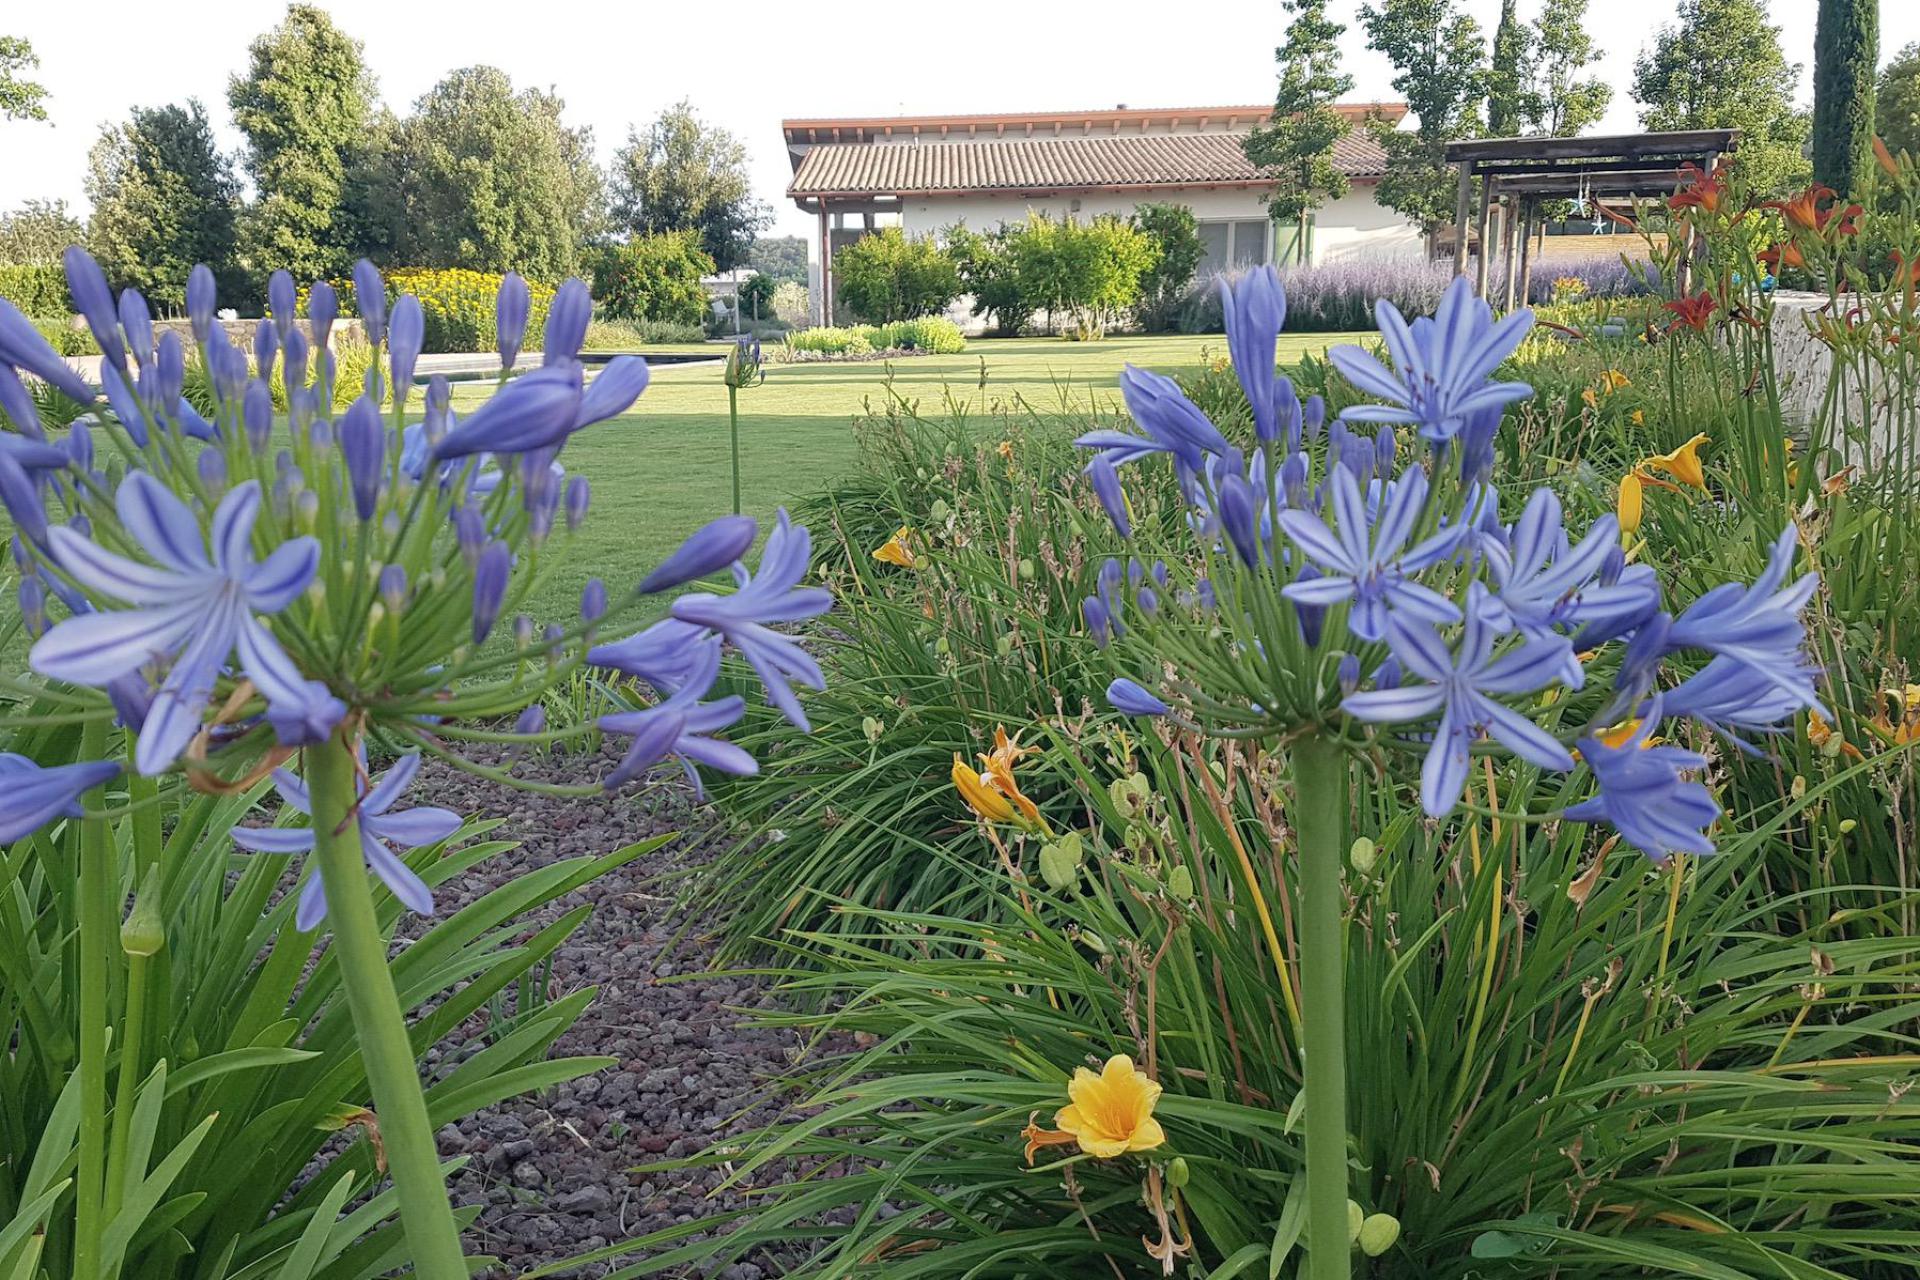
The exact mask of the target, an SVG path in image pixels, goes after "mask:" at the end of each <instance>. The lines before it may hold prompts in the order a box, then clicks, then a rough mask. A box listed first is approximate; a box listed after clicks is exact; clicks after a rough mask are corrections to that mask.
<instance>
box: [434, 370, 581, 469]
mask: <svg viewBox="0 0 1920 1280" xmlns="http://www.w3.org/2000/svg"><path fill="white" fill-rule="evenodd" d="M579 412H580V366H579V365H578V364H576V363H571V362H569V363H568V364H567V365H565V366H562V367H558V368H544V369H538V370H535V371H534V372H533V373H529V374H525V375H523V376H521V377H518V378H515V379H514V380H513V381H511V382H509V383H508V384H507V385H506V386H505V387H503V388H501V389H500V391H498V392H496V393H495V394H494V395H493V396H492V397H491V398H489V399H488V400H487V402H486V403H485V404H483V405H481V406H480V407H479V409H477V410H475V411H474V413H473V416H472V417H470V418H468V419H467V420H466V421H465V422H462V423H461V424H460V429H459V430H457V431H451V432H448V433H447V437H446V439H444V440H442V441H441V442H440V443H439V444H438V445H437V446H435V448H434V456H435V457H437V458H440V459H441V460H443V461H446V460H451V459H454V458H464V457H468V456H470V455H472V454H476V453H527V452H530V451H532V450H535V449H546V448H552V447H554V446H556V445H558V444H560V443H561V442H562V441H564V440H565V439H566V438H567V433H568V432H570V431H572V430H573V425H574V420H575V419H576V418H577V417H578V416H579Z"/></svg>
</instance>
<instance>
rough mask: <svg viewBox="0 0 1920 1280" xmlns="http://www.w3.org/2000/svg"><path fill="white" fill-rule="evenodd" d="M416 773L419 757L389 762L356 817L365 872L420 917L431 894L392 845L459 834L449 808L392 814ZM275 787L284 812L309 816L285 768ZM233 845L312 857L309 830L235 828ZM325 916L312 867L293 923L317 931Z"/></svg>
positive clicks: (303, 787) (303, 789)
mask: <svg viewBox="0 0 1920 1280" xmlns="http://www.w3.org/2000/svg"><path fill="white" fill-rule="evenodd" d="M419 772H420V753H419V752H418V751H415V752H412V753H410V754H408V755H404V756H401V757H400V758H399V759H398V760H396V761H394V765H393V768H391V769H389V770H387V772H386V773H385V774H383V775H382V776H381V778H380V780H379V781H378V782H376V783H375V784H374V785H373V786H372V788H371V789H370V790H363V791H362V793H361V797H360V803H359V804H358V805H357V806H356V807H355V810H354V812H355V814H356V816H357V817H358V819H359V823H360V851H361V853H362V854H363V855H364V856H365V858H366V860H367V868H368V870H370V871H372V872H373V873H374V874H375V875H376V876H379V877H380V880H381V882H382V883H383V884H385V885H386V886H387V888H388V889H390V890H392V891H393V896H394V897H396V898H398V899H399V900H400V902H401V904H402V905H403V906H405V907H406V908H407V909H408V910H409V911H412V912H415V913H416V914H419V915H423V916H430V915H432V914H433V891H432V890H431V889H429V888H427V883H426V881H424V880H422V879H421V878H420V877H419V875H418V874H416V873H415V872H414V870H413V868H412V867H409V866H408V865H407V864H406V863H405V862H402V861H401V860H400V857H399V855H398V854H396V853H394V851H393V849H392V848H391V847H390V846H391V845H399V846H400V847H401V848H403V849H417V848H423V847H424V846H426V845H430V844H439V843H440V842H441V841H442V840H446V839H449V838H451V837H452V836H453V835H454V834H455V833H456V832H458V831H459V830H460V826H461V819H460V815H459V814H457V813H454V812H453V811H452V810H450V809H437V808H419V809H402V810H400V811H399V812H397V813H396V812H394V810H393V805H394V802H395V801H397V800H399V799H400V794H401V793H402V792H403V791H405V790H406V789H407V787H408V786H409V785H411V784H412V782H413V779H414V775H415V774H417V773H419ZM273 781H274V786H275V787H276V788H278V790H279V792H280V798H281V799H282V800H283V801H284V802H285V803H286V805H287V807H288V808H290V809H292V810H294V811H295V812H297V813H304V814H306V815H308V816H309V817H311V816H312V815H313V799H312V797H311V796H310V795H309V794H308V793H307V784H306V783H305V782H302V781H301V780H300V779H299V778H297V777H295V776H294V775H293V774H291V773H288V772H287V771H286V770H285V769H276V770H274V772H273ZM233 842H234V843H235V844H237V845H239V846H240V847H241V848H242V849H246V850H248V851H250V852H253V853H311V852H312V851H313V828H312V827H235V828H234V829H233ZM326 917H327V891H326V889H325V888H324V887H323V885H322V884H321V880H320V868H319V867H318V866H312V867H310V868H309V869H308V872H307V882H306V883H305V884H304V885H302V886H301V889H300V905H299V907H298V909H297V910H296V911H295V912H294V917H293V923H294V926H295V927H296V928H299V929H303V930H304V929H317V928H319V927H320V922H321V921H323V920H325V919H326Z"/></svg>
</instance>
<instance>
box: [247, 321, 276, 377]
mask: <svg viewBox="0 0 1920 1280" xmlns="http://www.w3.org/2000/svg"><path fill="white" fill-rule="evenodd" d="M279 355H280V335H279V334H278V333H276V332H274V328H273V326H272V325H270V324H262V325H255V326H254V330H253V368H254V372H255V373H256V374H258V375H259V376H260V377H262V378H271V377H272V376H273V362H274V361H275V360H276V359H277V358H279Z"/></svg>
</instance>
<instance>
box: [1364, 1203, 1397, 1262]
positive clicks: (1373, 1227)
mask: <svg viewBox="0 0 1920 1280" xmlns="http://www.w3.org/2000/svg"><path fill="white" fill-rule="evenodd" d="M1399 1239H1400V1219H1398V1218H1396V1217H1394V1216H1393V1215H1392V1214H1390V1213H1376V1214H1372V1215H1370V1216H1369V1217H1368V1218H1367V1220H1366V1221H1365V1222H1363V1223H1361V1224H1360V1235H1359V1241H1360V1252H1362V1253H1364V1254H1366V1255H1367V1256H1368V1257H1369V1258H1377V1257H1379V1256H1380V1255H1381V1254H1383V1253H1385V1252H1386V1251H1387V1250H1389V1249H1391V1248H1393V1246H1394V1242H1395V1241H1397V1240H1399Z"/></svg>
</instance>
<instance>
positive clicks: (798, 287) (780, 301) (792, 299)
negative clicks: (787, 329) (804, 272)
mask: <svg viewBox="0 0 1920 1280" xmlns="http://www.w3.org/2000/svg"><path fill="white" fill-rule="evenodd" d="M772 306H773V314H774V318H775V319H777V320H779V321H781V322H782V323H783V324H789V325H793V326H795V327H796V328H797V327H799V326H800V325H803V324H805V323H807V321H808V320H810V319H812V318H813V299H812V297H811V296H810V295H809V294H808V292H807V286H806V285H804V284H801V283H799V282H798V281H795V280H782V281H781V282H780V283H779V284H778V285H777V286H776V287H775V288H774V291H773V303H772Z"/></svg>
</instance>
